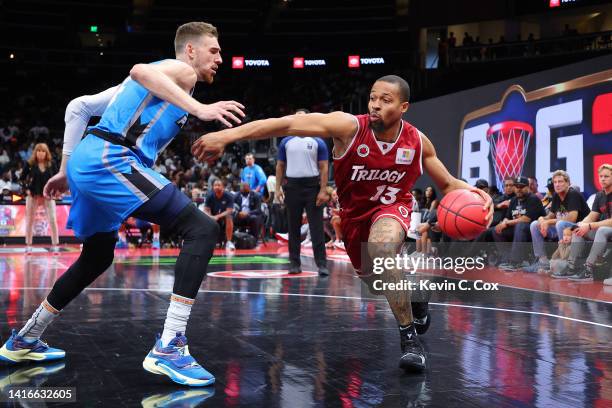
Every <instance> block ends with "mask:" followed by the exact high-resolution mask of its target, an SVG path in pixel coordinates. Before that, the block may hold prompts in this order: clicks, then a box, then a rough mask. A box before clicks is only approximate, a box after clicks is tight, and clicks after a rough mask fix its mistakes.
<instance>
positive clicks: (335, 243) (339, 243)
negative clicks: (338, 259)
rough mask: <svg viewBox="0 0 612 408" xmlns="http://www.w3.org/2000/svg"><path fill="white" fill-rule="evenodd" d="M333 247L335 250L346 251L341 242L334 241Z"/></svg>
mask: <svg viewBox="0 0 612 408" xmlns="http://www.w3.org/2000/svg"><path fill="white" fill-rule="evenodd" d="M334 247H335V248H337V249H341V250H343V251H346V248H345V247H344V242H342V241H334Z"/></svg>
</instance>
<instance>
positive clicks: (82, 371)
mask: <svg viewBox="0 0 612 408" xmlns="http://www.w3.org/2000/svg"><path fill="white" fill-rule="evenodd" d="M78 250H79V249H78V246H73V247H63V248H62V252H61V253H59V254H57V255H53V254H51V253H50V252H48V250H47V248H45V247H36V248H35V251H34V253H33V254H32V255H27V256H26V255H25V254H24V253H23V248H22V247H4V248H0V251H1V253H0V311H1V315H0V335H1V336H2V339H1V340H2V342H4V340H6V338H7V336H8V335H9V333H10V329H11V328H20V327H21V326H22V324H23V323H24V322H25V321H26V320H27V319H28V318H29V316H30V314H31V313H32V311H33V310H34V309H35V307H36V306H37V305H38V304H39V303H40V302H41V301H42V300H43V298H44V297H45V295H46V294H47V292H48V291H49V289H50V287H51V286H52V284H53V282H54V280H55V279H56V277H57V276H58V275H60V274H61V273H63V271H64V270H65V269H66V268H67V267H68V266H69V265H70V264H71V262H73V261H74V259H75V258H76V257H77V256H78ZM177 253H178V251H177V250H159V251H152V250H149V249H142V250H141V249H136V250H118V251H117V252H116V254H117V255H116V259H115V264H114V266H113V267H112V268H111V269H110V270H109V271H107V272H106V273H105V274H104V275H103V276H102V277H100V279H98V280H97V281H96V282H95V283H94V285H93V286H92V287H91V288H89V289H87V290H86V291H85V292H84V293H83V294H81V296H79V297H78V298H77V299H76V300H75V301H74V302H73V303H72V304H70V305H69V306H68V307H67V308H66V309H65V310H64V311H63V312H62V315H61V317H60V318H59V319H58V320H56V322H55V323H54V325H53V326H52V327H51V328H50V329H49V330H48V331H47V332H46V333H45V335H44V336H43V339H44V340H46V341H47V342H48V343H49V344H50V345H52V346H56V347H60V348H63V349H66V350H67V357H66V359H65V361H63V362H58V363H53V364H45V365H35V364H29V365H21V366H6V365H2V366H0V392H5V391H6V389H7V388H8V387H10V386H16V385H18V386H29V387H76V398H77V403H76V404H74V403H66V404H49V405H53V406H62V405H65V406H84V407H85V406H87V407H90V406H91V407H93V406H103V407H111V406H112V407H115V406H144V407H162V406H169V407H170V406H173V407H174V406H180V407H195V406H209V407H239V406H248V407H291V408H295V407H312V406H318V407H446V408H448V407H529V406H538V407H555V408H559V407H572V408H576V407H600V408H603V407H611V406H612V347H611V345H612V287H605V286H603V285H602V283H601V282H594V283H589V284H584V283H582V284H577V283H571V282H568V281H561V282H559V281H553V280H551V279H550V278H548V277H547V276H542V275H527V274H524V273H517V272H515V273H505V272H500V271H498V270H485V271H481V272H478V275H475V274H472V275H471V274H469V273H466V274H465V276H464V278H466V279H477V278H478V279H482V280H484V281H495V282H499V284H500V291H499V294H498V295H497V296H495V297H486V296H482V297H478V296H470V297H469V298H468V297H466V296H467V295H466V294H465V293H458V292H457V293H454V292H448V293H446V294H444V296H438V297H434V298H433V299H432V303H431V306H430V308H431V313H432V314H431V316H432V325H431V327H430V329H429V332H428V333H427V334H426V335H424V336H422V337H421V338H422V341H423V343H424V345H425V347H426V349H427V351H428V354H429V362H428V364H429V367H428V369H427V371H426V372H425V373H423V374H408V373H404V372H403V371H401V370H400V369H398V367H397V363H398V359H399V353H400V346H399V336H398V330H397V326H396V323H395V320H394V318H393V315H392V314H391V312H390V310H389V308H388V306H387V304H386V301H385V300H384V299H382V298H380V299H379V298H372V297H364V296H362V289H361V286H360V283H359V279H357V278H355V277H354V274H353V270H352V267H351V266H350V264H349V263H348V261H347V258H346V255H345V254H343V253H330V256H329V257H330V263H329V266H330V270H331V274H330V276H329V277H319V276H318V274H317V273H315V272H311V271H316V268H315V267H314V263H313V260H312V258H310V257H308V256H305V257H303V270H304V273H302V274H301V275H297V276H289V275H287V274H286V269H287V266H288V260H287V247H286V246H282V245H279V244H276V243H268V244H267V245H265V246H262V247H260V248H259V250H252V251H236V252H234V253H229V254H228V253H226V252H225V251H217V252H216V253H215V257H214V258H213V260H212V262H211V265H210V268H209V276H208V278H207V280H206V281H205V282H204V284H203V285H202V288H201V290H200V294H199V296H198V299H197V301H196V304H195V306H194V309H193V311H192V314H191V319H190V323H189V329H188V332H187V335H188V338H189V346H190V351H191V353H192V354H193V355H194V356H195V357H196V358H197V359H198V361H199V362H200V363H202V364H203V365H204V366H205V367H206V368H207V369H208V370H209V371H211V372H212V373H213V374H214V375H215V376H216V379H217V381H216V384H215V385H214V386H211V387H206V388H186V387H184V386H180V385H178V384H174V383H172V382H171V381H170V380H169V379H168V378H166V377H160V376H155V375H153V374H150V373H148V372H145V371H144V370H143V369H142V365H141V364H142V360H143V358H144V356H145V355H146V353H147V352H148V351H149V349H150V348H151V347H152V345H153V343H154V340H155V335H156V333H157V332H159V331H160V330H161V328H162V325H163V321H164V318H165V314H166V308H167V306H168V298H169V294H170V291H171V288H172V282H173V266H174V263H175V261H176V256H177ZM426 273H432V274H435V272H426ZM13 406H36V404H32V403H26V402H23V403H21V405H19V403H16V404H15V405H13Z"/></svg>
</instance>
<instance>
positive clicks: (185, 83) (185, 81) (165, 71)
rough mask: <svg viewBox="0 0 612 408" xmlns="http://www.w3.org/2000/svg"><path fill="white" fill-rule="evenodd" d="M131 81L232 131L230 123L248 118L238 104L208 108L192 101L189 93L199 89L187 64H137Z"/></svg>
mask: <svg viewBox="0 0 612 408" xmlns="http://www.w3.org/2000/svg"><path fill="white" fill-rule="evenodd" d="M130 78H131V79H133V80H134V81H136V82H138V83H139V84H140V85H142V86H144V87H145V88H147V90H148V91H150V92H151V93H152V94H153V95H155V96H157V97H158V98H160V99H163V100H164V101H166V102H169V103H171V104H172V105H175V106H178V107H179V108H181V109H183V110H184V111H186V112H188V113H190V114H191V115H193V116H195V117H197V118H199V119H201V120H205V121H209V120H219V121H220V122H222V123H223V124H224V125H225V126H227V127H232V124H231V123H230V122H229V121H228V120H231V121H233V122H235V123H237V124H239V123H240V122H241V121H240V119H239V118H238V116H239V117H244V112H243V111H242V109H244V106H242V104H240V103H238V102H235V101H222V102H217V103H213V104H211V105H204V104H202V103H200V102H198V101H196V100H195V99H194V98H193V97H191V95H189V93H188V92H189V91H190V90H191V89H192V88H193V87H194V86H195V84H196V81H197V75H196V73H195V71H194V70H193V68H192V67H191V66H189V65H188V64H186V63H184V62H181V61H178V60H166V61H162V62H160V63H158V64H136V65H134V67H133V68H132V70H131V71H130ZM236 115H237V116H236Z"/></svg>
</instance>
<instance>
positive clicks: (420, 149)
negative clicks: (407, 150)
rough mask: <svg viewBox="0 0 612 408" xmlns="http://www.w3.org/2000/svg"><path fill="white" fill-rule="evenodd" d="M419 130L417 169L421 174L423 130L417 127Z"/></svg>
mask: <svg viewBox="0 0 612 408" xmlns="http://www.w3.org/2000/svg"><path fill="white" fill-rule="evenodd" d="M417 131H418V132H419V144H420V146H419V170H420V171H421V175H423V132H421V131H420V130H418V129H417Z"/></svg>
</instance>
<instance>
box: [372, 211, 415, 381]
mask: <svg viewBox="0 0 612 408" xmlns="http://www.w3.org/2000/svg"><path fill="white" fill-rule="evenodd" d="M404 238H405V232H404V229H403V228H402V226H401V224H400V223H399V222H398V221H396V220H394V219H393V218H385V217H383V218H380V219H379V220H378V221H376V222H375V223H374V225H372V228H371V230H370V236H369V239H368V256H369V258H370V259H375V258H391V259H395V257H396V255H397V254H398V253H399V250H400V248H401V245H402V243H403V241H404ZM370 276H371V277H373V278H374V279H377V278H376V275H370ZM378 279H381V280H382V282H383V283H385V284H390V283H393V284H395V285H394V286H395V287H396V288H397V287H400V284H401V283H402V281H404V280H405V275H404V271H403V269H401V268H397V267H393V268H389V269H387V268H385V271H384V272H383V273H382V274H381V275H378ZM369 280H370V281H371V282H370V284H371V283H372V279H369ZM396 288H393V289H391V288H389V287H388V286H387V287H384V288H383V289H384V290H383V291H382V293H383V294H384V296H385V297H386V298H387V301H388V302H389V306H390V307H391V311H392V312H393V315H394V316H395V319H396V320H397V323H398V325H399V330H400V341H401V348H402V357H401V358H400V362H399V365H400V367H401V368H404V369H406V370H423V369H424V368H425V352H424V350H423V346H422V345H421V343H420V342H419V340H418V338H417V332H416V328H415V325H414V323H413V316H412V307H411V304H410V291H409V290H407V289H405V290H397V289H396Z"/></svg>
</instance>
